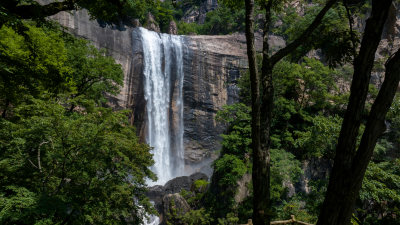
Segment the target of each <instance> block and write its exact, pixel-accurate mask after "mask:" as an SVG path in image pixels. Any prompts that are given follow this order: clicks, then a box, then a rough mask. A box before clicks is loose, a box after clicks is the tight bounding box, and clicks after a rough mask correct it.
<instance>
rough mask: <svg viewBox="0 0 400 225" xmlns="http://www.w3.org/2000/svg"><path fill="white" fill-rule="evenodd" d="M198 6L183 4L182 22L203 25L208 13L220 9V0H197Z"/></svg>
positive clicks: (189, 3) (188, 3)
mask: <svg viewBox="0 0 400 225" xmlns="http://www.w3.org/2000/svg"><path fill="white" fill-rule="evenodd" d="M197 3H198V4H192V3H191V2H189V1H188V2H187V3H186V4H185V3H183V4H184V5H183V17H182V21H184V22H186V23H198V24H203V23H204V22H205V20H206V15H207V13H208V12H210V11H212V10H215V9H216V8H217V7H218V0H197Z"/></svg>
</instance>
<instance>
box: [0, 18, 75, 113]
mask: <svg viewBox="0 0 400 225" xmlns="http://www.w3.org/2000/svg"><path fill="white" fill-rule="evenodd" d="M24 26H25V28H26V30H25V31H24V32H23V33H22V34H19V33H17V31H15V30H13V29H12V28H10V27H5V26H3V28H1V29H0V65H1V66H0V87H1V89H2V91H1V93H0V102H1V103H2V104H1V108H2V109H3V110H4V109H7V108H8V107H9V105H17V104H18V102H19V101H21V93H27V94H30V95H32V96H38V94H40V93H41V91H42V89H46V90H47V91H48V92H52V93H57V92H58V91H59V90H62V89H63V86H65V77H66V76H67V75H68V73H69V71H70V69H69V67H68V66H67V65H66V64H67V49H66V47H65V44H64V41H63V40H62V37H61V34H60V32H57V31H51V30H46V29H41V28H37V27H35V26H32V25H28V24H25V25H24Z"/></svg>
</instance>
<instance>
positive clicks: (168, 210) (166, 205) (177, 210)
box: [162, 193, 190, 224]
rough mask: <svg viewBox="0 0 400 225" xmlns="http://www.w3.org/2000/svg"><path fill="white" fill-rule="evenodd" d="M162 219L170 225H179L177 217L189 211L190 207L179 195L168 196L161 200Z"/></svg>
mask: <svg viewBox="0 0 400 225" xmlns="http://www.w3.org/2000/svg"><path fill="white" fill-rule="evenodd" d="M162 201H163V209H164V210H163V212H162V214H163V219H164V221H163V222H164V223H165V222H166V221H168V222H170V223H172V224H180V223H179V217H181V216H183V215H185V214H186V213H187V212H189V211H190V206H189V204H188V203H187V202H186V200H185V198H183V197H182V196H181V195H180V194H178V193H175V194H168V195H165V196H164V198H163V200H162Z"/></svg>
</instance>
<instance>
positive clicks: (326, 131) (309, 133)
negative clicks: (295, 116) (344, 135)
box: [295, 115, 342, 158]
mask: <svg viewBox="0 0 400 225" xmlns="http://www.w3.org/2000/svg"><path fill="white" fill-rule="evenodd" d="M341 124H342V118H340V117H338V116H333V117H324V116H321V115H320V116H316V117H314V118H313V119H312V126H310V127H307V128H306V130H305V131H296V132H295V135H296V136H297V138H296V140H295V146H296V147H297V148H298V149H299V151H301V152H302V155H303V156H304V157H307V158H311V157H317V158H319V157H326V158H333V157H334V154H335V150H336V143H337V139H338V138H339V132H340V128H341Z"/></svg>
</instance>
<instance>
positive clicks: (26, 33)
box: [0, 23, 155, 224]
mask: <svg viewBox="0 0 400 225" xmlns="http://www.w3.org/2000/svg"><path fill="white" fill-rule="evenodd" d="M20 25H21V26H22V27H25V28H26V29H25V30H15V29H14V28H11V27H7V26H3V27H2V28H1V29H0V33H1V35H0V64H1V65H2V66H1V67H0V75H1V77H0V78H1V80H0V85H1V87H2V88H1V91H0V103H1V109H2V110H3V118H2V119H0V177H1V179H0V223H1V224H61V223H63V222H65V221H66V222H68V223H70V224H81V223H85V224H126V223H127V222H130V223H134V224H138V223H139V222H140V221H141V220H142V218H143V214H144V213H145V212H151V211H152V207H151V206H150V203H149V202H148V200H147V198H146V196H145V195H144V193H145V191H146V190H145V188H146V184H145V181H146V180H147V179H155V175H154V174H153V173H152V172H151V171H150V170H149V167H150V166H151V165H152V164H153V160H152V156H151V154H150V153H149V151H150V148H149V146H147V145H145V144H141V143H139V140H138V138H137V136H136V132H135V129H134V128H133V127H132V126H131V125H130V124H129V123H128V120H127V114H128V112H127V111H119V112H118V111H113V110H112V109H111V108H104V107H102V105H103V104H104V103H105V100H106V99H105V95H106V94H107V93H108V94H116V93H118V92H119V88H120V85H121V84H122V78H123V74H122V70H121V67H120V65H117V64H115V61H114V60H113V59H112V58H110V57H107V56H105V52H104V51H98V50H97V49H95V48H94V47H93V46H91V45H89V44H88V43H87V42H86V41H82V40H77V39H74V38H73V37H72V36H70V35H67V34H63V33H62V32H61V31H59V30H58V29H57V28H56V27H55V26H44V27H39V26H35V25H34V24H33V23H22V24H20ZM5 112H8V113H7V114H5Z"/></svg>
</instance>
